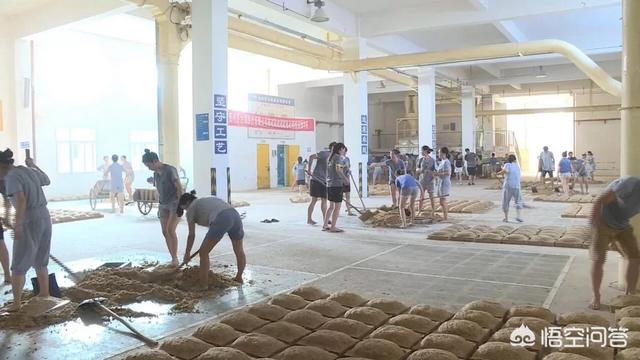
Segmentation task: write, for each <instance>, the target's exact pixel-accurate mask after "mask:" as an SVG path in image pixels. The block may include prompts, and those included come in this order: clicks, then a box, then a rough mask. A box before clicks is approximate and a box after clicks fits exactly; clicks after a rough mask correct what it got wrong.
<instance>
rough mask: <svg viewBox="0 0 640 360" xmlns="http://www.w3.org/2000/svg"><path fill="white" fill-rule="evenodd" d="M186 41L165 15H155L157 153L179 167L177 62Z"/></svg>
mask: <svg viewBox="0 0 640 360" xmlns="http://www.w3.org/2000/svg"><path fill="white" fill-rule="evenodd" d="M184 44H186V42H183V41H182V40H181V39H180V38H179V35H178V31H177V27H176V25H174V24H173V23H171V22H170V21H169V19H168V18H167V16H166V14H164V13H163V14H162V15H159V16H156V67H157V71H158V153H159V155H160V159H162V161H164V162H166V163H168V164H171V165H173V166H175V167H179V166H180V146H179V145H180V133H179V131H180V127H179V122H178V62H179V59H180V52H181V51H182V48H183V47H184Z"/></svg>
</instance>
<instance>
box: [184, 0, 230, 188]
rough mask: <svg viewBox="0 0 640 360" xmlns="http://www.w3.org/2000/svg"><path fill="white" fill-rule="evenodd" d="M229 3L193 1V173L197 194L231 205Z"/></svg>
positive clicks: (217, 0) (223, 0)
mask: <svg viewBox="0 0 640 360" xmlns="http://www.w3.org/2000/svg"><path fill="white" fill-rule="evenodd" d="M227 11H228V8H227V0H216V1H210V0H193V12H192V14H193V15H192V22H193V31H192V38H193V71H194V73H193V114H194V132H195V134H194V146H193V160H194V166H193V172H194V183H195V188H196V191H197V192H199V193H200V194H202V195H205V194H211V195H215V196H217V197H219V198H221V199H224V200H225V201H230V200H231V199H230V189H229V187H228V182H227V179H228V174H230V169H229V140H228V128H227V109H226V103H227V101H226V97H227V49H228V46H227V45H228V44H227V39H228V38H227V19H228V17H227Z"/></svg>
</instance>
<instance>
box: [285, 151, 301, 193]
mask: <svg viewBox="0 0 640 360" xmlns="http://www.w3.org/2000/svg"><path fill="white" fill-rule="evenodd" d="M287 155H288V159H287V165H289V167H288V168H287V174H289V176H287V179H289V184H288V185H289V186H291V185H293V184H294V183H295V182H296V174H295V173H294V172H293V165H295V164H296V163H297V162H298V156H300V146H299V145H289V149H288V151H287Z"/></svg>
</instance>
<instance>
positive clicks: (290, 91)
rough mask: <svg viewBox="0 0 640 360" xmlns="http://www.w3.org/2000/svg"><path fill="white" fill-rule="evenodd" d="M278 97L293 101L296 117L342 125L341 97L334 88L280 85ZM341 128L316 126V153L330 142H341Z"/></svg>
mask: <svg viewBox="0 0 640 360" xmlns="http://www.w3.org/2000/svg"><path fill="white" fill-rule="evenodd" d="M278 96H281V97H286V98H291V99H294V100H295V104H296V108H295V111H296V116H297V117H312V118H314V119H316V121H320V122H330V123H340V124H342V114H343V111H342V104H341V103H342V97H339V96H338V94H337V92H336V89H335V87H307V86H306V85H305V84H304V83H293V84H282V85H279V86H278ZM343 139H344V137H343V130H342V126H337V125H332V126H329V125H326V124H318V126H317V131H316V139H315V141H314V142H315V143H316V144H317V146H318V148H317V149H316V151H318V150H321V149H322V148H324V147H326V146H327V145H328V144H329V143H330V142H331V141H342V140H343Z"/></svg>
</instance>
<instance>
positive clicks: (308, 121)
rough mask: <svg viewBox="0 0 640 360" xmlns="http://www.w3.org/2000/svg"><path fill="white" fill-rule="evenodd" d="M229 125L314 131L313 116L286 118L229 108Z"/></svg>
mask: <svg viewBox="0 0 640 360" xmlns="http://www.w3.org/2000/svg"><path fill="white" fill-rule="evenodd" d="M228 121H229V126H233V127H244V128H254V129H269V130H289V131H314V129H315V121H314V120H313V118H286V117H278V116H267V115H259V114H253V113H246V112H242V111H233V110H229V119H228Z"/></svg>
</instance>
